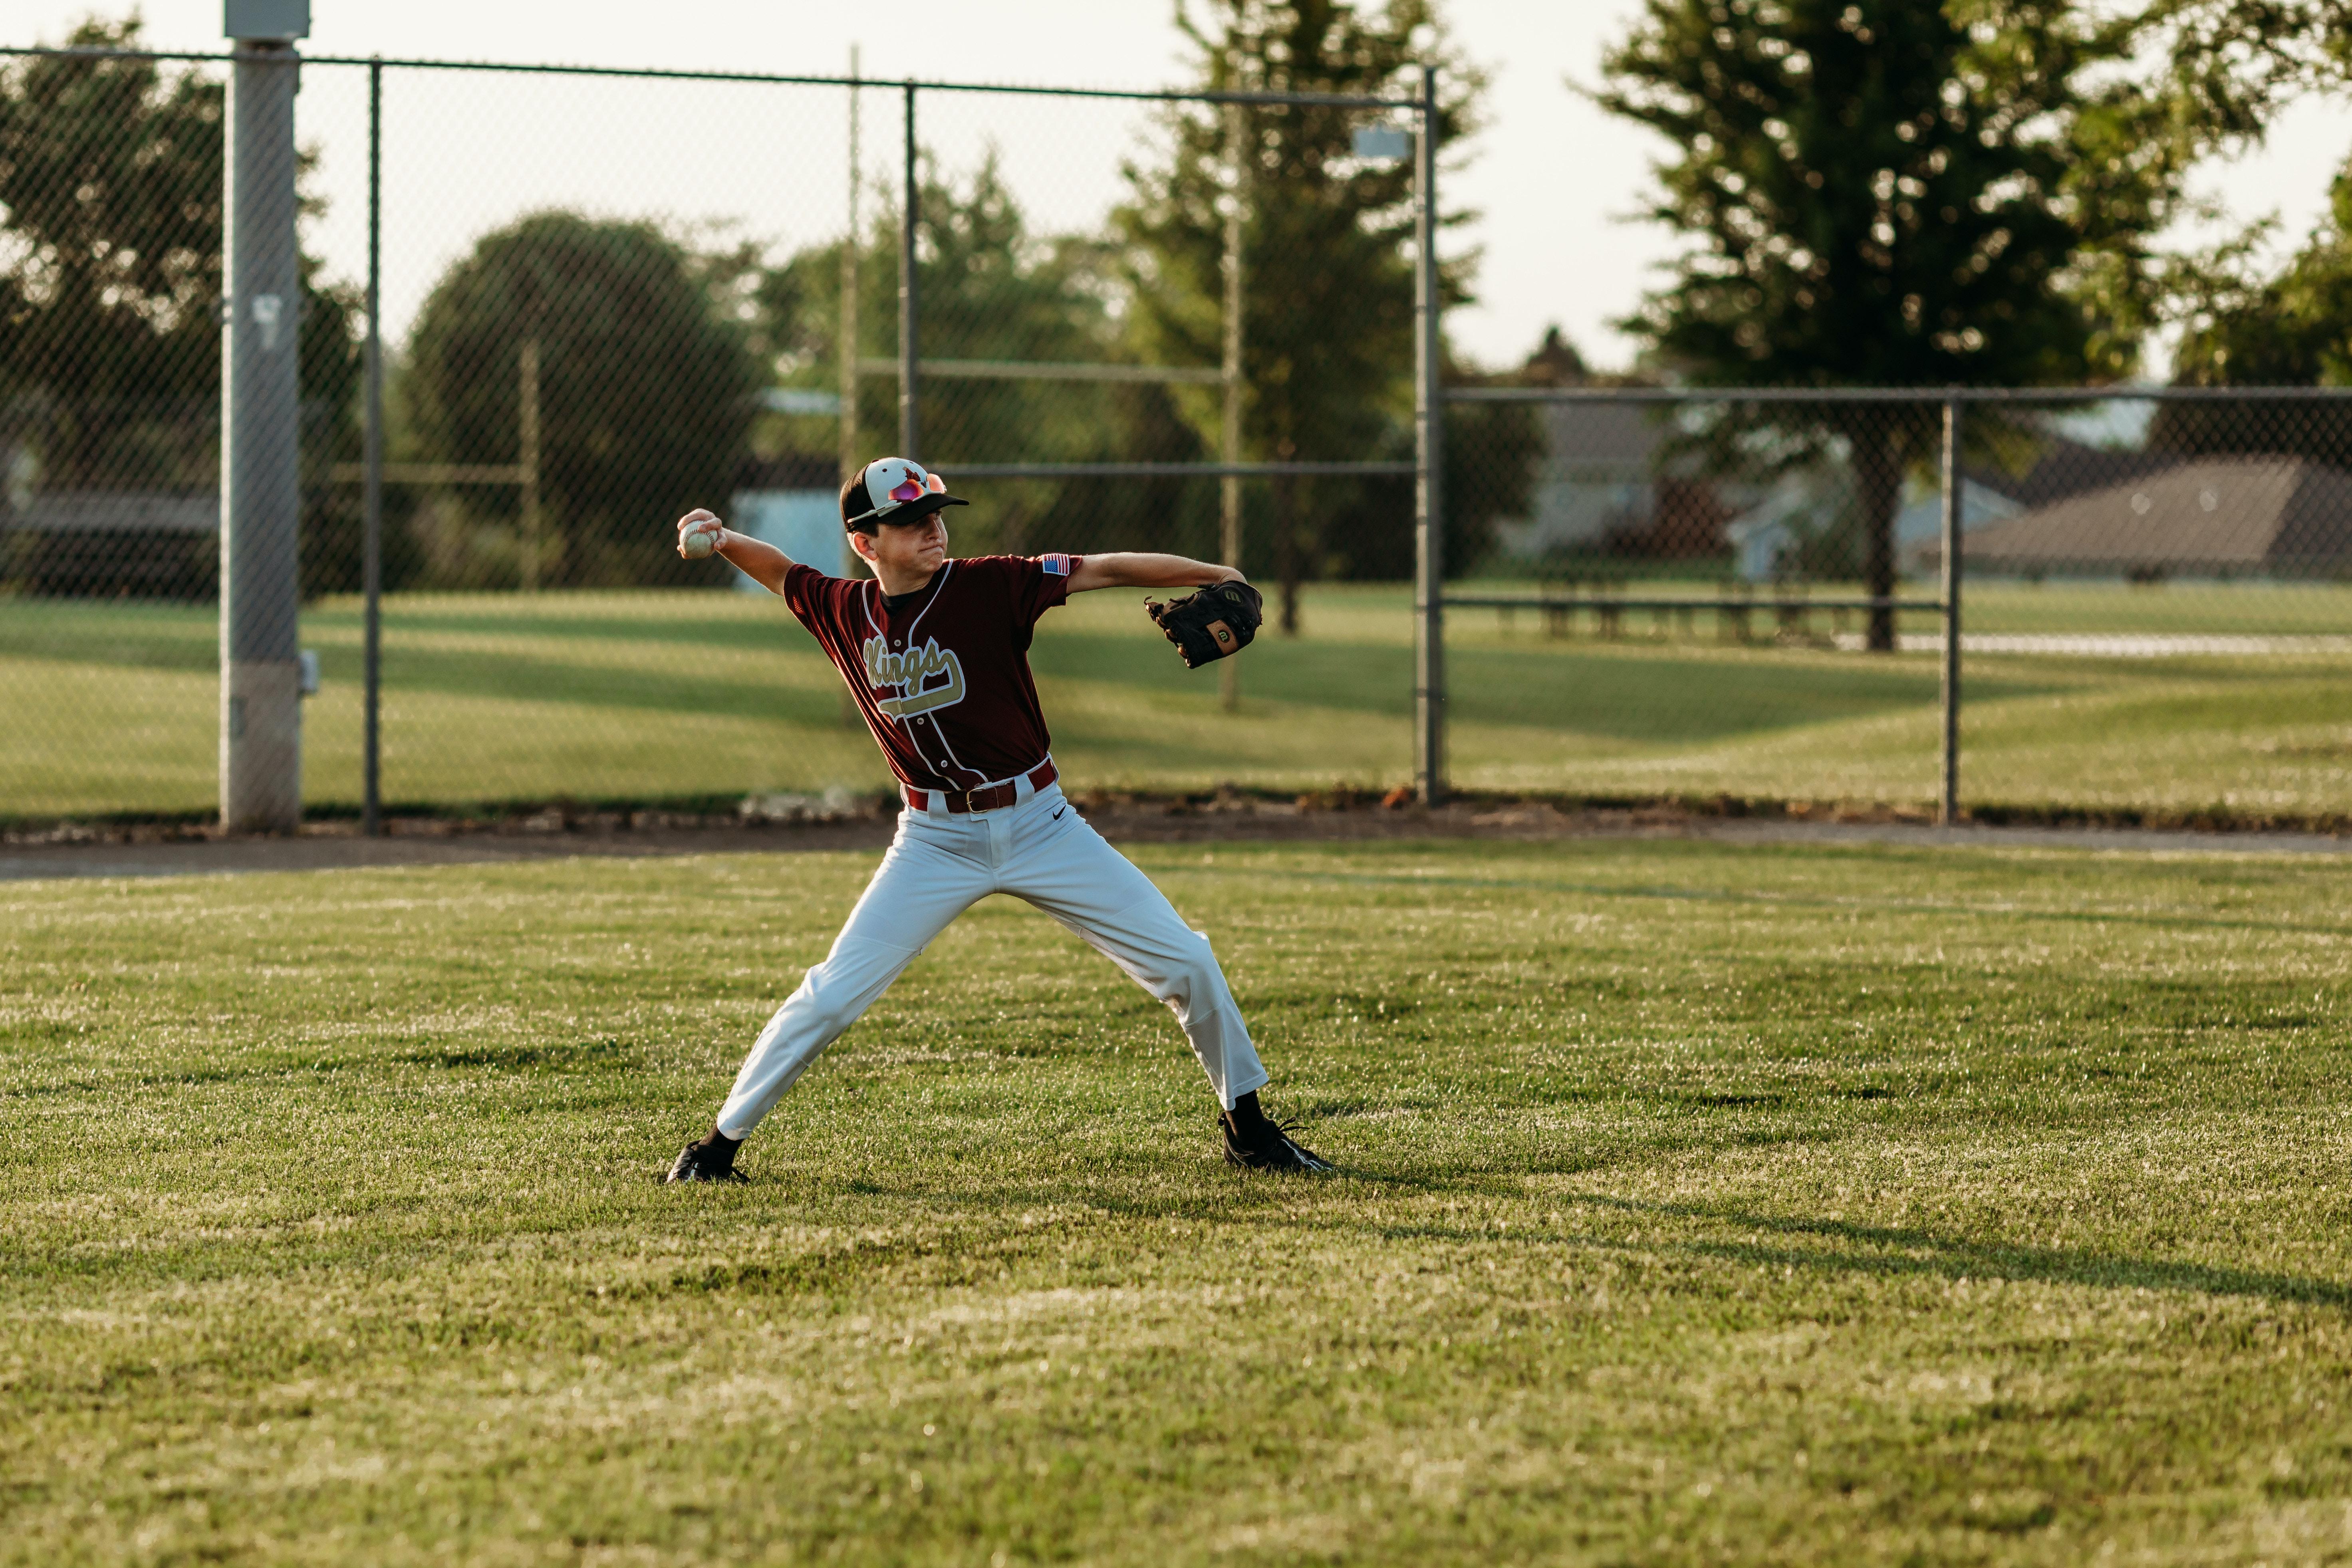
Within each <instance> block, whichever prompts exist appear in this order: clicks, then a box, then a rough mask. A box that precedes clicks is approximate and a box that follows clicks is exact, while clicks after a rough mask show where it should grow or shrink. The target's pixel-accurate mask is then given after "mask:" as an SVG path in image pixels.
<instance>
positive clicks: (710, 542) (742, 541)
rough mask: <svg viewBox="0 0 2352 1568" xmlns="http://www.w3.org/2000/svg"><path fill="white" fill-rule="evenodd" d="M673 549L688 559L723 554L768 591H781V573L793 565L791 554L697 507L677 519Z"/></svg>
mask: <svg viewBox="0 0 2352 1568" xmlns="http://www.w3.org/2000/svg"><path fill="white" fill-rule="evenodd" d="M677 552H678V553H679V554H680V555H682V556H684V557H685V558H686V559H687V560H688V561H699V560H701V559H702V558H703V557H704V556H707V555H717V556H720V557H723V558H724V559H725V560H726V561H727V563H729V564H730V565H731V566H733V567H734V568H735V570H737V571H738V572H740V573H742V574H743V575H745V576H746V577H749V578H750V579H751V581H752V582H754V583H757V584H760V586H761V587H762V588H765V589H766V590H767V591H768V592H769V593H771V594H781V593H782V592H783V591H784V574H785V573H787V572H790V571H791V570H792V569H793V558H792V557H791V556H789V555H787V554H785V553H784V552H782V551H781V550H779V549H777V548H776V547H775V546H774V545H772V544H770V543H769V542H767V541H765V540H763V539H753V538H751V536H750V535H749V534H742V533H737V532H736V531H734V530H732V529H730V528H729V527H727V526H726V525H725V524H724V523H721V522H720V521H719V519H718V517H717V515H716V514H714V513H712V512H709V511H706V510H703V509H702V508H700V507H696V508H695V509H694V510H692V511H690V512H688V513H687V514H686V515H685V516H684V517H681V518H679V519H678V520H677Z"/></svg>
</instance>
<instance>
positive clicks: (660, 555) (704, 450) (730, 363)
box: [400, 212, 767, 585]
mask: <svg viewBox="0 0 2352 1568" xmlns="http://www.w3.org/2000/svg"><path fill="white" fill-rule="evenodd" d="M527 341H528V342H536V343H537V344H538V345H539V366H540V387H541V396H540V432H541V434H540V464H541V479H540V487H541V507H542V509H543V510H542V522H541V527H542V546H541V581H543V582H547V583H551V584H572V585H585V584H621V583H641V582H671V581H701V580H703V576H704V574H700V573H698V572H694V571H693V570H692V569H691V568H687V567H685V563H679V562H677V560H676V559H675V557H673V556H670V555H668V554H667V552H664V551H660V550H657V549H656V550H649V549H648V548H647V546H646V539H647V538H648V534H647V532H646V531H647V530H648V529H656V530H657V529H658V528H659V526H660V525H661V524H663V523H665V522H667V521H669V520H671V519H673V518H675V517H677V515H678V514H679V513H680V512H682V511H684V510H687V509H688V508H689V507H693V506H698V505H703V504H707V503H709V501H710V500H712V498H714V497H723V496H725V495H726V494H727V493H728V492H729V490H730V489H731V488H732V486H733V483H734V479H735V475H736V472H737V470H738V468H740V464H741V462H742V460H743V458H745V457H747V456H748V455H749V453H750V445H749V441H748V437H749V434H750V431H751V422H752V416H753V414H754V412H755V405H754V401H753V400H754V397H755V395H757V393H758V392H759V390H760V388H761V386H762V385H763V384H765V383H766V379H767V378H766V375H765V373H764V371H763V370H762V367H761V365H760V363H758V361H757V359H756V358H755V357H754V356H753V354H752V353H751V347H750V343H749V340H748V334H747V330H746V327H745V325H744V323H743V322H742V321H739V320H737V319H735V318H734V317H732V316H731V315H730V314H729V313H728V312H726V311H724V310H721V309H719V304H718V301H717V300H714V298H713V296H712V293H711V291H710V290H709V289H708V288H707V287H705V286H704V283H703V281H702V279H699V278H698V275H697V273H696V269H695V267H694V264H693V258H691V257H690V256H689V255H688V252H687V250H686V249H685V247H682V246H680V245H678V244H677V242H676V241H674V240H672V239H670V238H669V237H667V236H665V235H663V234H662V233H661V232H660V230H658V229H657V228H656V227H654V226H652V225H650V224H645V223H622V222H610V221H600V220H597V219H593V218H588V217H583V216H580V215H578V214H576V213H568V212H541V213H534V214H531V215H530V216H526V217H523V218H521V219H519V220H518V221H516V222H515V223H513V224H511V225H509V226H507V227H505V228H502V229H499V230H498V231H497V232H495V233H493V234H489V235H486V236H484V237H482V238H481V239H480V240H479V241H478V242H477V243H476V245H475V247H474V249H473V252H472V254H471V255H469V256H467V258H465V259H463V260H461V261H459V262H458V263H457V265H456V266H454V267H452V268H450V269H449V271H448V272H447V273H446V275H444V276H443V278H442V279H441V280H440V281H439V282H438V283H436V285H435V286H434V289H433V291H432V293H431V294H430V295H429V296H428V297H427V298H426V300H425V307H424V309H423V310H422V311H420V312H419V313H418V316H417V319H416V324H415V328H414V329H413V331H412V332H411V334H410V338H409V343H408V352H407V366H406V370H405V373H404V374H403V376H402V377H401V382H400V387H401V392H402V395H403V397H404V401H405V405H406V406H405V410H404V412H405V416H406V428H407V430H408V432H409V440H410V441H411V442H412V443H413V445H414V449H415V450H414V455H415V456H416V457H418V458H424V459H425V460H428V461H436V462H447V463H500V464H503V463H512V462H514V461H515V460H516V457H517V453H518V450H519V443H520V432H521V426H522V405H521V375H520V365H521V359H522V347H523V344H524V342H527ZM479 489H480V492H481V493H480V495H479V498H478V500H474V501H472V502H471V507H472V509H473V510H476V511H477V513H478V515H480V516H484V517H488V518H491V519H496V520H499V521H512V520H514V519H516V518H517V517H518V515H519V507H520V495H519V493H518V491H517V489H515V488H513V487H511V486H501V487H497V488H492V487H488V486H484V487H479ZM682 568H683V570H682Z"/></svg>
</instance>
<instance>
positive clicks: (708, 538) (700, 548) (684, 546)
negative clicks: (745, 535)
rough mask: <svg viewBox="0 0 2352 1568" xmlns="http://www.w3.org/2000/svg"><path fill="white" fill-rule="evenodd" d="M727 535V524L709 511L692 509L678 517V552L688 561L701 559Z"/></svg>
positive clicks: (714, 548)
mask: <svg viewBox="0 0 2352 1568" xmlns="http://www.w3.org/2000/svg"><path fill="white" fill-rule="evenodd" d="M726 537H727V525H726V524H724V523H722V522H720V521H719V520H718V519H717V518H715V517H713V516H711V515H710V514H709V512H707V511H701V510H695V511H690V512H688V513H687V514H686V515H685V516H684V517H682V518H680V519H678V522H677V552H678V553H679V554H680V555H683V556H685V557H686V558H687V559H688V561H699V560H701V559H702V558H703V557H704V556H706V555H708V554H709V553H710V552H712V551H714V550H716V549H718V548H719V541H720V540H722V539H724V538H726Z"/></svg>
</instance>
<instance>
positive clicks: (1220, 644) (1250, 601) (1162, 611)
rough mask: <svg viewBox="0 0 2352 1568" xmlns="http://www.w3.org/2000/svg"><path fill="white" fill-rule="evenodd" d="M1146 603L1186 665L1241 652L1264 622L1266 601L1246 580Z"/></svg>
mask: <svg viewBox="0 0 2352 1568" xmlns="http://www.w3.org/2000/svg"><path fill="white" fill-rule="evenodd" d="M1143 607H1144V609H1145V610H1147V611H1148V612H1150V616H1151V619H1152V621H1153V623H1154V624H1155V625H1157V626H1159V627H1160V630H1161V631H1162V632H1164V633H1166V634H1167V637H1168V640H1169V641H1170V642H1172V643H1174V644H1175V645H1176V651H1177V652H1178V653H1181V654H1182V655H1183V656H1184V668H1187V669H1198V668H1201V667H1202V665H1204V664H1208V663H1210V662H1212V661H1213V660H1216V659H1220V658H1224V657H1225V656H1226V655H1227V654H1229V653H1239V652H1241V650H1242V649H1244V648H1245V647H1249V645H1250V639H1251V638H1252V637H1255V636H1257V629H1258V627H1259V626H1263V625H1265V600H1263V599H1261V598H1259V597H1258V594H1257V590H1256V589H1255V588H1253V587H1251V586H1250V585H1249V584H1247V583H1212V584H1209V585H1208V586H1207V587H1205V588H1200V589H1196V590H1194V591H1193V592H1192V593H1190V594H1187V595H1184V596H1183V597H1182V598H1181V599H1174V600H1171V601H1170V602H1169V603H1167V604H1165V605H1162V604H1158V603H1155V602H1153V601H1151V600H1148V599H1147V600H1146V601H1144V605H1143Z"/></svg>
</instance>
